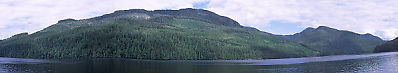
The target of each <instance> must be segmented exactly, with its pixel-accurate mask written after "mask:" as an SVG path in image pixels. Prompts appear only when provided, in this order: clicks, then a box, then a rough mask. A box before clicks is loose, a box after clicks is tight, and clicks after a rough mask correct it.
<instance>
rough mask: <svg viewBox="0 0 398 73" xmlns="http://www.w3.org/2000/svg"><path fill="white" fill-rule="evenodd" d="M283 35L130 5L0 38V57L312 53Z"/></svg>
mask: <svg viewBox="0 0 398 73" xmlns="http://www.w3.org/2000/svg"><path fill="white" fill-rule="evenodd" d="M318 55H319V52H316V51H314V50H311V49H309V48H308V47H306V46H304V45H303V44H299V43H296V42H294V41H290V40H288V39H286V38H283V37H279V36H274V35H270V34H267V33H263V32H261V31H258V30H257V29H253V28H248V27H243V26H241V25H240V24H239V23H237V22H236V21H234V20H232V19H230V18H227V17H224V16H220V15H217V14H215V13H213V12H210V11H207V10H202V9H180V10H155V11H147V10H142V9H131V10H121V11H116V12H114V13H111V14H106V15H103V16H99V17H95V18H90V19H83V20H74V19H65V20H61V21H59V22H58V23H56V24H54V25H51V26H49V27H47V28H45V29H43V30H41V31H38V32H36V33H32V34H28V33H21V34H17V35H14V36H12V37H10V38H8V39H4V40H2V41H0V56H6V57H25V58H50V59H54V58H131V59H267V58H287V57H306V56H318Z"/></svg>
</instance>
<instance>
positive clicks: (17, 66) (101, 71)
mask: <svg viewBox="0 0 398 73" xmlns="http://www.w3.org/2000/svg"><path fill="white" fill-rule="evenodd" d="M353 72H358V73H397V72H398V52H388V53H377V54H365V55H340V56H326V57H307V58H288V59H268V60H196V61H195V60H134V59H90V60H44V59H22V58H5V57H0V73H353Z"/></svg>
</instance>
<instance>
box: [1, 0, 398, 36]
mask: <svg viewBox="0 0 398 73" xmlns="http://www.w3.org/2000/svg"><path fill="white" fill-rule="evenodd" d="M136 8H139V9H147V10H156V9H180V8H203V9H207V10H210V11H213V12H216V13H217V14H220V15H223V16H227V17H230V18H232V19H234V20H236V21H238V22H239V23H240V24H242V25H244V26H252V27H255V28H258V29H260V30H263V31H266V32H270V33H274V34H293V33H297V32H300V31H301V30H303V29H305V28H306V27H317V26H329V27H332V28H337V29H343V30H350V31H354V32H357V33H361V34H364V33H371V34H374V35H377V36H380V37H381V38H383V39H386V40H390V39H393V38H395V37H397V36H398V0H0V39H4V38H8V37H10V36H12V35H14V34H17V33H22V32H29V33H33V32H36V31H39V30H41V29H43V28H45V27H47V26H50V25H52V24H55V23H56V22H57V21H58V20H62V19H66V18H73V19H85V18H91V17H95V16H100V15H103V14H106V13H111V12H113V11H116V10H126V9H136Z"/></svg>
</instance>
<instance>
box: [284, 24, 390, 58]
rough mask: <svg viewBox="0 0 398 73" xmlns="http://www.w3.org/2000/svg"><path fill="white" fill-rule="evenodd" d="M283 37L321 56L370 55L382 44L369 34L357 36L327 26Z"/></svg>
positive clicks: (381, 41) (307, 29)
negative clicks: (312, 49)
mask: <svg viewBox="0 0 398 73" xmlns="http://www.w3.org/2000/svg"><path fill="white" fill-rule="evenodd" d="M283 36H284V37H286V38H288V39H291V40H295V41H297V42H300V43H302V44H305V45H307V46H310V47H311V48H314V50H318V51H321V55H342V54H363V53H372V50H373V49H374V47H375V46H376V45H380V44H382V43H384V41H383V40H382V39H381V38H379V37H377V36H374V35H371V34H358V33H355V32H351V31H346V30H338V29H335V28H330V27H327V26H319V27H318V28H312V27H309V28H306V29H305V30H303V31H302V32H299V33H296V34H293V35H283Z"/></svg>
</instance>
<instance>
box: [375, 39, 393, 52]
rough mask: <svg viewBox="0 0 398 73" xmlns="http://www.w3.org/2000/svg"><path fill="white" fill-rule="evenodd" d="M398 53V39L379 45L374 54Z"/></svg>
mask: <svg viewBox="0 0 398 73" xmlns="http://www.w3.org/2000/svg"><path fill="white" fill-rule="evenodd" d="M393 51H398V38H395V39H394V40H391V41H388V42H387V43H384V44H381V45H378V46H377V47H376V48H375V50H374V52H376V53H377V52H393Z"/></svg>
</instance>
